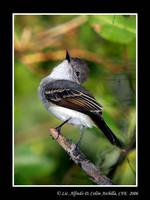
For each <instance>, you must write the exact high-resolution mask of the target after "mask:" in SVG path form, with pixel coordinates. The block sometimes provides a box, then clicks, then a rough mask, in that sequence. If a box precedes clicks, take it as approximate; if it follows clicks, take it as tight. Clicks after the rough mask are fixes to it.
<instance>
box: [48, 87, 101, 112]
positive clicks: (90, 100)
mask: <svg viewBox="0 0 150 200" xmlns="http://www.w3.org/2000/svg"><path fill="white" fill-rule="evenodd" d="M45 96H46V99H47V100H48V101H50V102H52V103H55V104H56V105H59V106H62V107H66V108H70V109H74V110H77V111H81V112H83V113H87V112H89V111H90V112H99V113H101V112H102V106H101V105H100V104H98V103H97V102H96V100H95V99H94V97H92V96H89V95H88V94H85V93H83V92H81V91H78V90H72V89H65V88H61V89H59V88H57V89H56V88H55V89H53V88H52V89H50V88H48V89H47V90H45Z"/></svg>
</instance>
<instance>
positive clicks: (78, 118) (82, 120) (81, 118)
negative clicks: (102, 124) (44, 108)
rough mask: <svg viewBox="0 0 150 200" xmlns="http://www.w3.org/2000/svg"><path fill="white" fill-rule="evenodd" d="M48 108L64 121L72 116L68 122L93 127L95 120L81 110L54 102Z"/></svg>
mask: <svg viewBox="0 0 150 200" xmlns="http://www.w3.org/2000/svg"><path fill="white" fill-rule="evenodd" d="M48 110H49V111H50V112H51V113H52V114H54V115H55V116H56V117H57V118H58V119H61V120H62V121H65V120H67V119H69V118H71V119H70V120H69V122H68V123H69V124H73V125H76V126H80V127H81V126H84V127H88V128H91V127H92V126H93V121H92V120H91V118H90V117H89V116H88V115H86V114H83V113H81V112H78V111H75V110H72V109H69V108H64V107H61V106H57V105H55V104H52V103H51V104H50V106H49V108H48Z"/></svg>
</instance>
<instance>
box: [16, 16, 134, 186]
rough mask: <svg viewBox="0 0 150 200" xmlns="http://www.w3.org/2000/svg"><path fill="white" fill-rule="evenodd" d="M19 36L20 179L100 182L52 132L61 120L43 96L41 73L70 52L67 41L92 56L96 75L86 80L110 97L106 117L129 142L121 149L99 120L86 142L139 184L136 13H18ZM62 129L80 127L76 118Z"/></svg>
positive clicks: (115, 171)
mask: <svg viewBox="0 0 150 200" xmlns="http://www.w3.org/2000/svg"><path fill="white" fill-rule="evenodd" d="M72 20H73V21H72ZM64 23H65V25H64ZM66 23H67V24H66ZM74 24H75V26H74V27H73V28H71V27H72V26H73V25H74ZM62 32H63V33H62ZM14 38H15V42H14V44H15V45H14V48H15V59H14V139H15V144H14V150H15V152H14V175H15V177H14V182H15V184H18V185H29V184H35V185H44V184H46V185H54V184H58V185H61V184H64V185H65V184H77V185H79V184H81V185H82V184H84V185H86V184H87V185H89V184H93V183H92V182H91V180H89V178H88V177H87V176H86V175H85V174H84V173H83V171H82V170H81V169H80V167H79V166H76V165H75V164H74V163H73V162H72V161H71V160H70V159H69V156H68V155H66V153H65V152H64V150H63V149H62V148H61V147H60V146H59V145H58V144H57V143H56V142H55V141H54V140H52V138H51V137H50V136H49V131H48V130H49V128H50V127H56V126H57V125H58V124H60V123H61V121H60V120H58V119H56V118H55V117H54V116H53V115H51V114H50V113H48V112H47V111H46V110H45V108H44V106H43V105H42V103H41V102H40V100H39V97H38V91H37V90H38V86H39V83H40V80H41V79H42V78H43V77H44V76H46V75H47V74H48V73H49V72H50V71H51V70H52V68H53V67H54V66H56V65H57V64H58V63H59V62H61V60H63V59H64V56H65V49H68V50H69V51H71V52H72V53H71V54H72V55H73V56H75V57H80V58H83V59H84V60H86V62H87V64H88V66H89V79H88V80H87V82H86V83H85V84H84V87H85V88H87V89H88V90H89V91H90V92H91V93H92V94H93V95H94V96H95V98H96V100H97V101H98V102H100V103H101V104H102V105H103V107H104V111H103V116H104V118H105V120H106V122H107V123H108V125H109V126H110V128H111V129H112V130H113V132H114V133H115V134H116V136H117V137H118V138H119V139H120V140H121V141H122V142H123V143H124V144H125V145H127V146H128V147H129V153H128V155H127V156H125V157H124V159H123V160H121V159H122V154H121V151H120V150H119V149H118V148H116V147H115V146H112V145H111V144H110V142H109V141H108V140H107V139H106V137H105V136H104V135H103V134H102V132H101V131H100V130H98V129H97V128H96V127H94V128H92V129H87V130H85V134H84V137H83V140H82V144H81V150H82V151H83V152H84V153H85V154H86V155H87V157H88V158H89V159H90V160H91V161H93V162H94V163H96V164H97V166H98V167H99V168H100V169H101V170H102V171H103V173H104V174H106V175H107V176H109V177H111V178H112V180H113V182H114V183H115V184H118V185H124V184H127V185H128V184H129V185H131V184H135V183H136V177H135V174H134V172H133V170H132V169H134V171H136V147H135V131H136V108H135V107H136V102H135V100H136V98H135V93H136V92H135V90H136V89H135V88H136V17H135V16H133V15H132V16H123V15H89V16H77V15H57V16H55V15H52V16H51V15H49V16H47V15H46V16H42V15H41V16H40V15H37V16H36V15H32V16H30V15H28V16H26V15H22V16H21V15H20V16H19V15H18V16H15V27H14ZM63 52H64V53H63ZM38 53H39V54H40V53H41V54H42V55H41V54H40V55H39V54H38ZM31 55H32V56H33V55H34V56H33V57H30V56H31ZM62 132H63V134H64V135H65V136H66V137H67V138H70V139H71V140H73V142H76V141H77V140H78V138H79V135H80V133H79V129H78V128H76V127H73V126H71V125H65V126H64V127H63V129H62ZM120 160H121V161H120ZM128 161H130V164H129V162H128ZM131 168H132V169H131Z"/></svg>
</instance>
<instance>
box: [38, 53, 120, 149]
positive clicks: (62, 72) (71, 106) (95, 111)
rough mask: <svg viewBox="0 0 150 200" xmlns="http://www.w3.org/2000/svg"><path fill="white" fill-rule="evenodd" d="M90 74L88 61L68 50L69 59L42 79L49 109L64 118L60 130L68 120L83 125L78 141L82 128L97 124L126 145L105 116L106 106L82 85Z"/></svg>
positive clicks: (42, 92)
mask: <svg viewBox="0 0 150 200" xmlns="http://www.w3.org/2000/svg"><path fill="white" fill-rule="evenodd" d="M88 74H89V69H88V65H87V63H86V62H85V61H84V60H83V59H80V58H77V57H71V55H70V54H69V52H68V51H67V50H66V56H65V59H64V60H63V61H62V62H61V63H60V64H58V65H57V66H56V67H54V68H53V69H52V71H51V73H50V74H49V75H48V76H46V77H44V78H43V79H42V80H41V82H40V84H39V87H38V93H39V97H40V99H41V101H42V103H43V105H44V106H45V108H46V109H47V110H48V112H50V113H52V114H53V115H54V116H55V117H57V118H58V119H60V120H62V124H60V125H59V126H57V127H56V129H57V131H58V133H59V134H60V131H61V128H62V126H63V125H64V124H66V123H68V124H71V125H74V126H77V127H79V128H80V130H81V136H80V139H79V141H78V143H77V144H78V145H80V142H81V138H82V137H83V131H82V130H84V129H85V128H92V127H93V126H96V127H97V128H99V129H100V130H101V131H102V132H103V133H104V135H105V136H106V138H107V139H108V140H109V142H110V143H111V144H112V145H115V146H117V147H119V148H122V145H123V144H122V142H121V141H120V140H119V139H118V138H117V137H116V136H115V134H114V133H113V131H112V130H111V129H110V128H109V126H108V125H107V123H106V121H105V120H104V118H103V106H102V105H101V104H100V103H98V102H97V101H96V99H95V98H94V96H93V95H92V94H91V93H90V92H89V91H88V90H87V89H85V88H84V87H83V86H81V85H82V84H83V83H84V82H85V81H86V80H87V78H88Z"/></svg>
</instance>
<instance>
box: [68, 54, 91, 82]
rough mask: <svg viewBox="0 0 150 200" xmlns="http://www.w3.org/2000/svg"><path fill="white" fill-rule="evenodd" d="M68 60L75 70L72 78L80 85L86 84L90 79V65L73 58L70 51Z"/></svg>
mask: <svg viewBox="0 0 150 200" xmlns="http://www.w3.org/2000/svg"><path fill="white" fill-rule="evenodd" d="M66 60H67V61H68V63H69V64H70V65H71V68H72V69H73V74H72V76H73V79H74V81H76V82H77V83H79V84H81V83H83V82H85V81H86V80H87V78H88V65H87V64H86V62H85V61H84V60H82V59H80V58H72V57H71V56H70V54H69V53H68V51H66Z"/></svg>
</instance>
